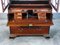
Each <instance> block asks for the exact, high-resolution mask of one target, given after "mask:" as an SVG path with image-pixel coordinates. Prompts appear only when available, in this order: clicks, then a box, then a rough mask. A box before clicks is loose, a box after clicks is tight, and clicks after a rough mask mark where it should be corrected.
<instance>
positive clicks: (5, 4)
mask: <svg viewBox="0 0 60 45" xmlns="http://www.w3.org/2000/svg"><path fill="white" fill-rule="evenodd" d="M1 4H2V9H3V12H4V11H5V10H6V8H7V7H8V5H9V0H1Z"/></svg>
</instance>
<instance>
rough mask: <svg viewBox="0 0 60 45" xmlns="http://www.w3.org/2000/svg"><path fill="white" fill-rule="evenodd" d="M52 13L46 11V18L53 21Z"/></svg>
mask: <svg viewBox="0 0 60 45" xmlns="http://www.w3.org/2000/svg"><path fill="white" fill-rule="evenodd" d="M52 15H53V14H52V13H46V18H47V19H48V20H51V21H52V18H53V17H52Z"/></svg>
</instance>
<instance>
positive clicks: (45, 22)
mask: <svg viewBox="0 0 60 45" xmlns="http://www.w3.org/2000/svg"><path fill="white" fill-rule="evenodd" d="M52 17H53V15H52V7H51V5H50V3H49V0H38V1H37V0H32V1H27V0H25V1H23V0H22V1H21V0H10V4H9V7H8V23H7V25H8V26H9V27H10V37H12V38H14V37H16V36H26V35H27V36H29V35H43V36H46V37H47V35H49V30H50V26H51V25H53V22H52Z"/></svg>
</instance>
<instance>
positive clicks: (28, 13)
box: [22, 10, 38, 19]
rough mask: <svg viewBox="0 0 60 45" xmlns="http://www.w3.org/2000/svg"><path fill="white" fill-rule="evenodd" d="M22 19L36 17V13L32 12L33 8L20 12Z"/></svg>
mask: <svg viewBox="0 0 60 45" xmlns="http://www.w3.org/2000/svg"><path fill="white" fill-rule="evenodd" d="M22 19H38V14H37V13H33V10H27V13H22Z"/></svg>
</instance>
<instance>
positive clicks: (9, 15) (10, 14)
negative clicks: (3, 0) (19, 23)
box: [8, 13, 14, 21]
mask: <svg viewBox="0 0 60 45" xmlns="http://www.w3.org/2000/svg"><path fill="white" fill-rule="evenodd" d="M8 20H9V21H10V20H14V13H9V14H8Z"/></svg>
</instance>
